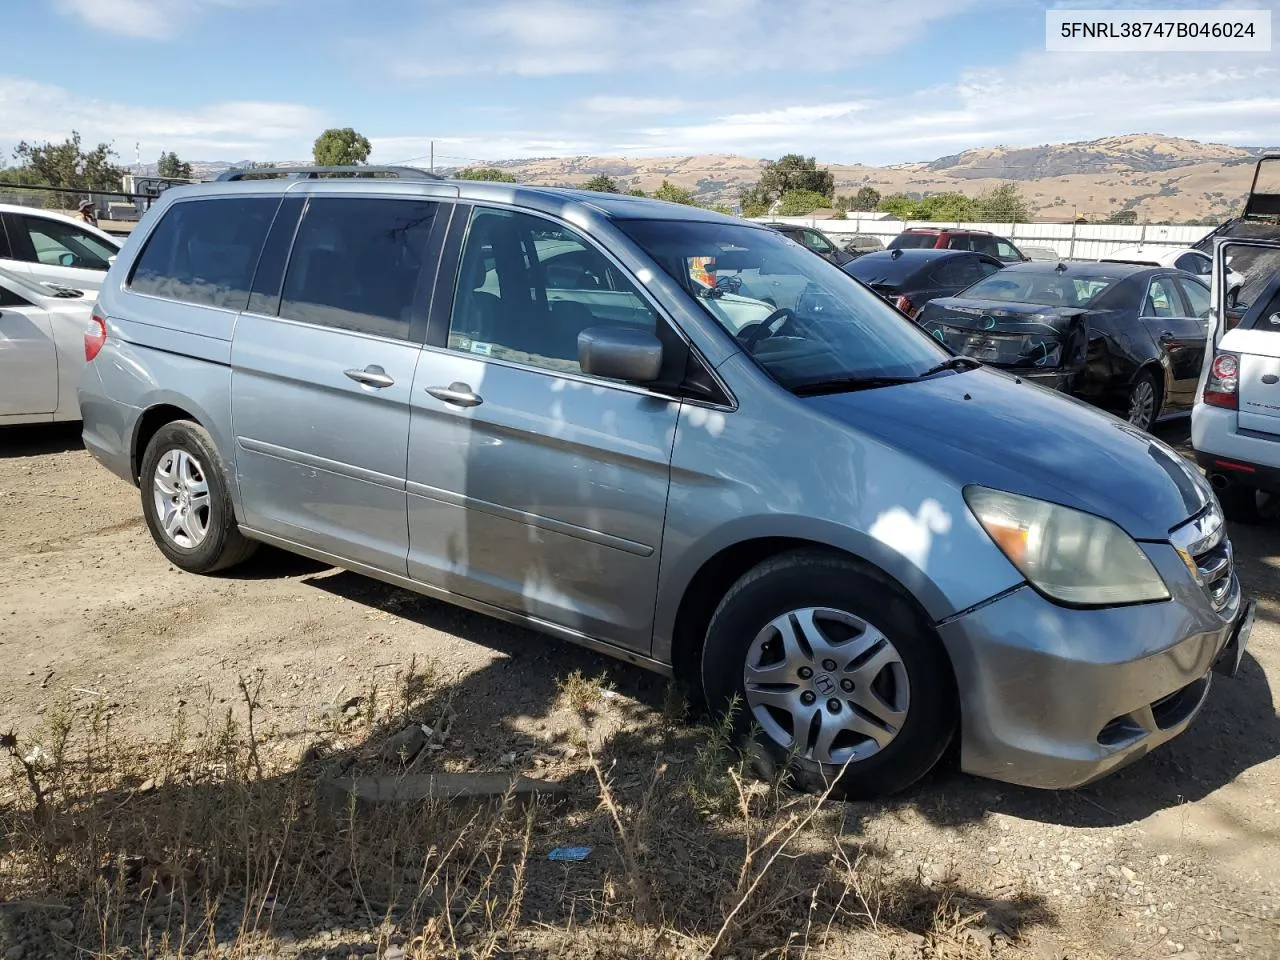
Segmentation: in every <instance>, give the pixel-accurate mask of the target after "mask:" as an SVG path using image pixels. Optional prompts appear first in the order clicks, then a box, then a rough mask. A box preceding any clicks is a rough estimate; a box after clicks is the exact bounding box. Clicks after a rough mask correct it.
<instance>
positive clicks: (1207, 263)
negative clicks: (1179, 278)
mask: <svg viewBox="0 0 1280 960" xmlns="http://www.w3.org/2000/svg"><path fill="white" fill-rule="evenodd" d="M1173 265H1174V266H1175V267H1177V268H1178V269H1179V270H1185V271H1187V273H1194V274H1195V275H1196V276H1198V277H1207V276H1209V274H1210V273H1212V272H1213V261H1212V260H1210V259H1209V258H1208V257H1206V256H1203V255H1201V254H1199V253H1184V254H1183V255H1182V256H1180V257H1179V258H1178V259H1177V260H1175V261H1174V262H1173Z"/></svg>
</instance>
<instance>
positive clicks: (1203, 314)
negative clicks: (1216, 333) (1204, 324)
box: [1178, 278, 1209, 320]
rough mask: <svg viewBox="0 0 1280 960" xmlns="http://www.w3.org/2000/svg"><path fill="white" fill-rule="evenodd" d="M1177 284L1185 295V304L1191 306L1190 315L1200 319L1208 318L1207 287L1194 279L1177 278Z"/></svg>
mask: <svg viewBox="0 0 1280 960" xmlns="http://www.w3.org/2000/svg"><path fill="white" fill-rule="evenodd" d="M1178 286H1180V287H1181V288H1182V292H1183V293H1185V294H1186V295H1187V305H1188V306H1189V307H1190V308H1191V316H1193V317H1198V318H1199V319H1201V320H1208V319H1209V288H1208V287H1206V286H1205V285H1204V284H1203V283H1199V282H1198V281H1195V280H1185V279H1182V278H1179V279H1178Z"/></svg>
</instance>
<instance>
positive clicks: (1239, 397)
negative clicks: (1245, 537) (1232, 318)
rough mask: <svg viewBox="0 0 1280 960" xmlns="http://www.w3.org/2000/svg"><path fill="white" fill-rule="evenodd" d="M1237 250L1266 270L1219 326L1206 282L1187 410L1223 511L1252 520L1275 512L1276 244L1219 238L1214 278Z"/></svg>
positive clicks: (1278, 429) (1278, 482) (1279, 396)
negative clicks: (1208, 328)
mask: <svg viewBox="0 0 1280 960" xmlns="http://www.w3.org/2000/svg"><path fill="white" fill-rule="evenodd" d="M1243 248H1249V254H1251V255H1253V256H1252V257H1251V259H1253V261H1254V263H1255V264H1257V265H1259V266H1261V265H1262V264H1266V265H1267V267H1266V269H1267V270H1268V271H1269V272H1270V273H1271V275H1270V276H1269V277H1266V275H1265V273H1263V274H1262V275H1261V276H1259V277H1258V278H1256V279H1257V280H1261V281H1262V292H1261V294H1260V295H1259V296H1258V297H1256V298H1254V299H1253V302H1252V303H1251V304H1249V305H1248V306H1247V307H1245V308H1244V311H1243V315H1242V316H1241V317H1240V321H1239V323H1237V324H1236V325H1235V326H1234V327H1233V328H1232V329H1229V330H1225V331H1223V329H1222V328H1223V325H1222V323H1221V319H1222V318H1224V317H1226V316H1227V314H1226V312H1225V303H1224V301H1223V296H1222V290H1223V287H1224V286H1225V285H1224V284H1221V283H1215V284H1214V306H1215V310H1214V315H1215V317H1216V318H1218V321H1219V322H1218V331H1217V335H1216V336H1215V337H1214V349H1213V350H1212V351H1211V353H1210V356H1209V359H1208V362H1207V363H1206V364H1205V368H1204V370H1203V372H1202V373H1201V376H1200V387H1199V390H1198V391H1197V395H1196V404H1195V407H1194V408H1193V409H1192V413H1191V443H1192V446H1193V447H1195V451H1196V459H1197V460H1198V461H1199V463H1200V465H1201V466H1202V467H1203V468H1204V470H1205V472H1206V473H1207V474H1208V476H1209V480H1210V482H1211V483H1212V484H1213V486H1214V488H1215V490H1217V493H1218V500H1219V501H1220V502H1221V503H1222V507H1223V510H1224V512H1225V513H1226V514H1227V516H1228V517H1231V518H1232V519H1235V520H1240V521H1244V522H1257V521H1259V520H1263V519H1273V518H1276V517H1280V269H1276V266H1277V263H1280V243H1278V242H1274V241H1262V240H1227V241H1219V243H1218V247H1217V250H1216V252H1215V257H1214V259H1215V264H1214V266H1215V273H1216V277H1222V276H1223V275H1224V272H1225V271H1224V266H1225V264H1224V262H1223V261H1224V257H1225V256H1229V255H1230V252H1232V251H1238V250H1241V249H1243ZM1264 278H1265V279H1264ZM1251 279H1255V278H1251ZM1251 286H1252V284H1251Z"/></svg>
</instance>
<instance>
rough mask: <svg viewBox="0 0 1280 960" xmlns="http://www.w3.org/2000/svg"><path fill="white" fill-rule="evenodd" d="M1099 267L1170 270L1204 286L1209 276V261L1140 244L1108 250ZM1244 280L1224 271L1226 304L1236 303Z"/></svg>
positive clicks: (1185, 251)
mask: <svg viewBox="0 0 1280 960" xmlns="http://www.w3.org/2000/svg"><path fill="white" fill-rule="evenodd" d="M1098 259H1099V260H1100V261H1102V262H1103V263H1149V264H1151V265H1152V266H1153V267H1170V268H1172V269H1174V270H1185V271H1187V273H1193V274H1195V275H1196V276H1197V277H1199V278H1200V279H1201V280H1203V281H1204V282H1205V283H1208V282H1209V278H1210V277H1211V276H1212V275H1213V258H1212V257H1210V256H1209V255H1208V254H1207V253H1201V252H1200V251H1199V250H1193V249H1192V248H1191V247H1155V246H1152V247H1144V246H1142V245H1141V244H1138V245H1136V246H1132V247H1121V248H1120V249H1119V250H1112V251H1111V252H1110V253H1108V254H1107V255H1106V256H1102V257H1099V258H1098ZM1244 283H1245V277H1244V274H1242V273H1236V272H1235V271H1234V270H1228V271H1227V304H1228V305H1231V304H1234V303H1235V302H1236V297H1237V296H1239V294H1240V291H1241V290H1242V289H1243V288H1244Z"/></svg>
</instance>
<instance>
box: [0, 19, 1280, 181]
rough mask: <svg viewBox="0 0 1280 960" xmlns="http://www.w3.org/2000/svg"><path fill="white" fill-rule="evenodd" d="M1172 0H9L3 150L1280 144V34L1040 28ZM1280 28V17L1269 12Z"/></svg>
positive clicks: (421, 151)
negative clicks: (1266, 47)
mask: <svg viewBox="0 0 1280 960" xmlns="http://www.w3.org/2000/svg"><path fill="white" fill-rule="evenodd" d="M1050 5H1052V6H1059V7H1061V6H1076V7H1088V8H1097V7H1135V8H1136V7H1142V6H1144V5H1145V6H1148V7H1155V8H1171V7H1181V8H1196V7H1200V8H1206V7H1214V6H1224V5H1235V6H1240V7H1250V8H1271V9H1273V10H1280V0H1243V2H1237V3H1234V4H1222V3H1210V2H1206V0H1201V2H1198V3H1196V2H1185V0H1161V2H1157V3H1148V4H1143V3H1138V2H1135V3H1117V2H1115V0H1085V2H1079V3H1061V2H1059V3H1052V4H1049V3H1043V2H1032V0H983V2H979V0H468V2H466V3H459V2H456V0H455V2H452V3H442V2H437V0H362V2H358V3H357V2H352V0H8V3H7V4H6V10H5V13H4V21H5V25H4V41H3V50H4V57H3V58H2V59H0V151H3V152H4V153H5V154H6V155H7V154H9V152H10V151H11V150H12V146H13V144H15V143H16V142H17V141H19V140H22V139H27V140H45V139H54V140H61V139H62V138H63V137H65V136H67V134H68V133H69V132H70V130H71V129H73V128H75V129H78V130H79V131H80V132H81V133H82V135H83V136H84V138H85V139H86V140H88V141H90V142H97V141H99V140H110V141H114V143H115V145H116V148H117V150H118V152H119V154H120V157H121V160H122V161H124V162H127V163H132V162H133V160H134V155H135V149H134V144H135V142H137V143H140V144H141V154H142V158H143V160H144V161H154V160H155V158H156V156H157V155H158V154H159V153H160V152H161V151H162V150H175V151H177V152H178V153H179V154H180V155H181V156H182V157H184V158H186V159H191V160H242V159H253V160H286V159H305V158H307V157H308V156H309V154H310V145H311V141H312V140H313V139H314V138H315V136H316V135H317V134H318V133H319V132H320V130H322V129H324V128H325V127H329V126H353V127H355V128H356V129H358V130H360V131H361V132H363V133H364V134H365V135H366V136H368V137H369V138H370V140H371V141H372V142H373V145H374V154H373V157H372V159H373V160H375V161H379V162H385V163H390V162H403V161H409V160H415V161H416V160H418V159H419V158H422V157H424V156H425V155H426V154H427V152H428V149H429V147H428V142H429V141H430V140H431V139H433V138H434V139H435V141H436V160H437V163H439V164H444V165H452V164H461V163H474V162H477V161H484V160H495V159H509V158H516V157H532V156H559V155H570V156H573V155H586V154H593V155H646V156H666V155H679V154H689V153H736V154H743V155H747V156H754V157H776V156H778V155H780V154H781V153H784V152H791V151H797V152H802V153H805V154H815V155H817V156H818V157H819V158H820V159H822V160H824V161H827V162H843V163H852V162H866V163H876V164H881V163H897V162H905V161H912V160H929V159H933V158H935V157H938V156H941V155H944V154H948V153H954V152H958V151H960V150H962V149H966V148H969V147H979V146H991V145H997V144H1009V145H1031V144H1039V143H1050V142H1062V141H1069V140H1084V139H1092V138H1094V137H1099V136H1106V135H1111V134H1121V133H1136V132H1147V133H1164V134H1170V135H1175V136H1184V137H1190V138H1193V139H1200V140H1213V141H1219V142H1226V143H1235V144H1243V145H1277V144H1278V142H1280V49H1277V50H1275V51H1274V52H1272V53H1255V54H1237V55H1225V54H1208V53H1206V54H1194V55H1188V54H1172V53H1160V54H1065V53H1046V52H1045V50H1044V10H1045V8H1046V7H1047V6H1050ZM1273 21H1274V22H1275V24H1276V26H1277V28H1278V29H1280V15H1278V14H1276V13H1273Z"/></svg>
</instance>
